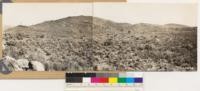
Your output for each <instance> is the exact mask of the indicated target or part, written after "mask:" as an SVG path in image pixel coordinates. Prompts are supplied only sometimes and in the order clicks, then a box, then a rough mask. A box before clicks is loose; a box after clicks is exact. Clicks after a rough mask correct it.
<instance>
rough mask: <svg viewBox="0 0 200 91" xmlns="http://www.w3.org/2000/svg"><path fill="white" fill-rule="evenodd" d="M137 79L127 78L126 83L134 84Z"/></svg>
mask: <svg viewBox="0 0 200 91" xmlns="http://www.w3.org/2000/svg"><path fill="white" fill-rule="evenodd" d="M134 82H135V79H134V78H126V83H134Z"/></svg>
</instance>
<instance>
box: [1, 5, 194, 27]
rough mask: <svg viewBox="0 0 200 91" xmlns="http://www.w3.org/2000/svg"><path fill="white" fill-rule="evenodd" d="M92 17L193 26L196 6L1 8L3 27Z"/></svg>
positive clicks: (33, 6) (32, 6)
mask: <svg viewBox="0 0 200 91" xmlns="http://www.w3.org/2000/svg"><path fill="white" fill-rule="evenodd" d="M77 15H94V16H96V17H101V18H104V19H109V20H113V21H116V22H126V23H132V24H135V23H153V24H167V23H178V24H185V25H191V26H194V25H197V24H196V23H197V4H194V3H188V4H183V3H182V4H180V3H179V4H169V3H168V4H164V3H95V4H93V5H92V4H90V3H81V4H80V3H79V4H78V3H68V4H64V3H62V4H61V3H57V4H56V3H47V4H45V3H40V4H38V3H29V4H27V3H26V4H23V3H12V4H4V5H3V24H4V26H5V25H9V26H16V25H32V24H36V23H40V22H43V21H46V20H55V19H59V18H64V17H68V16H77Z"/></svg>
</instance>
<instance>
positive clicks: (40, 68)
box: [31, 61, 45, 71]
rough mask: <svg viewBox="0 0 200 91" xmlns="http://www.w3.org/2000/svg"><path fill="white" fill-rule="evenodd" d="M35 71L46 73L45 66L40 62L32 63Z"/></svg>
mask: <svg viewBox="0 0 200 91" xmlns="http://www.w3.org/2000/svg"><path fill="white" fill-rule="evenodd" d="M31 64H32V66H33V70H34V71H45V67H44V65H43V64H42V63H41V62H39V61H31Z"/></svg>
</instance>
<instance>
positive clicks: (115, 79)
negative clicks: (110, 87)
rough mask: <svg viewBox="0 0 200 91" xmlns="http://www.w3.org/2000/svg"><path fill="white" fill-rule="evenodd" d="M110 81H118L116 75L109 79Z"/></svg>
mask: <svg viewBox="0 0 200 91" xmlns="http://www.w3.org/2000/svg"><path fill="white" fill-rule="evenodd" d="M108 81H109V83H117V82H118V80H117V78H116V77H111V78H109V79H108Z"/></svg>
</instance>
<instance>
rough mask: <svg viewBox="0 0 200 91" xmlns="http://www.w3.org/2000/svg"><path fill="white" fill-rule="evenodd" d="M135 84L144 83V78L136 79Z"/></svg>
mask: <svg viewBox="0 0 200 91" xmlns="http://www.w3.org/2000/svg"><path fill="white" fill-rule="evenodd" d="M135 83H143V78H135Z"/></svg>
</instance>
